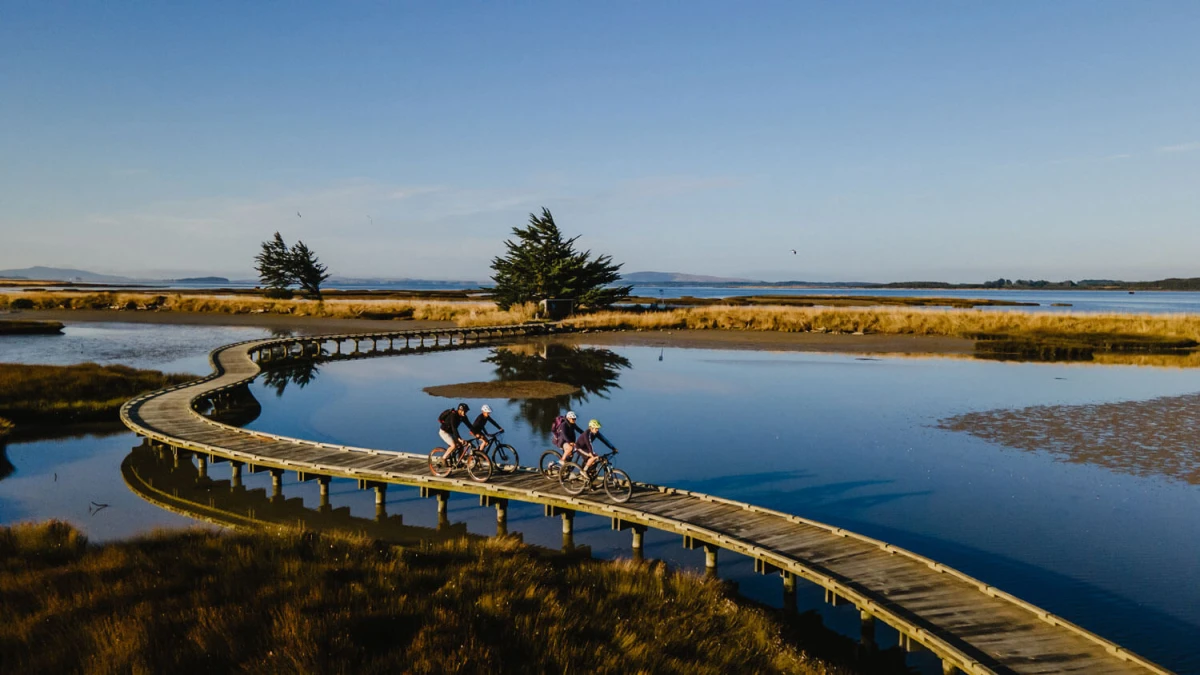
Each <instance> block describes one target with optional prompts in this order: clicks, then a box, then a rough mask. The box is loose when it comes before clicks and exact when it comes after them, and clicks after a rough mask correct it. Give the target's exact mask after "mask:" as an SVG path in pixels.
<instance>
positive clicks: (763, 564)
mask: <svg viewBox="0 0 1200 675" xmlns="http://www.w3.org/2000/svg"><path fill="white" fill-rule="evenodd" d="M754 571H755V572H757V573H759V574H771V573H772V572H778V571H779V568H778V567H776V566H774V565H772V564H771V563H769V562H767V561H766V560H763V559H762V558H755V559H754Z"/></svg>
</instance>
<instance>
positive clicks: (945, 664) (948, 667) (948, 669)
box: [942, 659, 958, 675]
mask: <svg viewBox="0 0 1200 675" xmlns="http://www.w3.org/2000/svg"><path fill="white" fill-rule="evenodd" d="M957 672H958V666H956V665H954V664H953V663H951V662H950V661H949V660H948V659H942V675H954V674H955V673H957Z"/></svg>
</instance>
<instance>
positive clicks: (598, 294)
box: [492, 208, 633, 309]
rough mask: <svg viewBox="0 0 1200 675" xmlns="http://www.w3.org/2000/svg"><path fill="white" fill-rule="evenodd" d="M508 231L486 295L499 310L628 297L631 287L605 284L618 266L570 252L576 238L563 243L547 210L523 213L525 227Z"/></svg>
mask: <svg viewBox="0 0 1200 675" xmlns="http://www.w3.org/2000/svg"><path fill="white" fill-rule="evenodd" d="M512 232H513V235H514V236H515V237H516V239H515V241H514V240H508V241H505V242H504V245H505V247H506V248H507V249H508V254H507V255H506V256H504V257H497V258H495V259H494V260H492V269H493V270H495V274H494V275H493V276H492V281H494V282H495V284H496V287H495V289H494V290H493V292H492V297H493V298H494V299H495V300H496V304H497V305H499V306H500V308H501V309H508V308H509V307H511V306H513V305H519V304H521V303H524V302H538V301H541V300H547V299H553V298H563V299H574V300H575V303H576V304H577V305H580V306H583V307H588V308H597V307H608V306H609V305H611V304H613V303H614V302H617V301H618V300H621V299H623V298H627V297H629V292H630V291H631V290H632V288H633V287H632V286H616V287H609V286H608V285H609V284H611V283H613V282H615V281H617V280H619V279H620V278H621V274H620V269H621V265H619V264H613V262H612V258H611V257H610V256H606V255H601V256H597V257H595V258H592V252H591V251H583V252H578V251H576V250H575V240H576V239H578V238H579V237H572V238H570V239H564V238H563V234H562V231H561V230H559V229H558V226H557V225H556V224H555V223H554V216H553V215H551V214H550V210H549V209H546V208H543V209H542V215H541V216H540V217H539V216H537V215H536V214H532V213H531V214H529V225H528V226H527V227H524V228H519V227H514V228H513V230H512Z"/></svg>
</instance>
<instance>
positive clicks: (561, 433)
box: [550, 410, 583, 462]
mask: <svg viewBox="0 0 1200 675" xmlns="http://www.w3.org/2000/svg"><path fill="white" fill-rule="evenodd" d="M576 419H577V418H576V416H575V411H574V410H568V411H567V415H566V417H559V418H558V419H556V420H554V426H553V428H551V429H550V431H551V432H553V434H554V447H556V448H558V449H559V450H562V451H563V454H562V461H564V462H565V461H567V460H568V459H570V458H571V453H572V452H574V450H575V437H576V435H577V434H581V433H583V429H580V428H579V427H578V426H577V425H576V424H575V420H576Z"/></svg>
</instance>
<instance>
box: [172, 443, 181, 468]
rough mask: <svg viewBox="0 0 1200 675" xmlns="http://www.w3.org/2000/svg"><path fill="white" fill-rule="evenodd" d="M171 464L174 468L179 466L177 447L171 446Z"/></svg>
mask: <svg viewBox="0 0 1200 675" xmlns="http://www.w3.org/2000/svg"><path fill="white" fill-rule="evenodd" d="M171 464H172V465H173V466H174V467H175V468H176V469H178V468H179V448H174V447H173V448H171Z"/></svg>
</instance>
